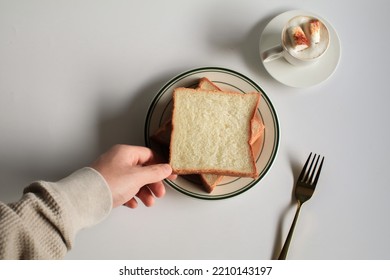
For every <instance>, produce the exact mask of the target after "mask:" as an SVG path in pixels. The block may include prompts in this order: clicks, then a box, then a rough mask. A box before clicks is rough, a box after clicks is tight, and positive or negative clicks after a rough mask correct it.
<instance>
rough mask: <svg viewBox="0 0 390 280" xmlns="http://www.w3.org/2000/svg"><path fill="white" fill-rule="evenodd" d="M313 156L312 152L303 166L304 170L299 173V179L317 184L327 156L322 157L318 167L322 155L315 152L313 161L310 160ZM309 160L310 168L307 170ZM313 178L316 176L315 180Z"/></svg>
mask: <svg viewBox="0 0 390 280" xmlns="http://www.w3.org/2000/svg"><path fill="white" fill-rule="evenodd" d="M311 156H312V153H310V155H309V157H308V159H307V160H306V163H305V165H304V166H303V169H302V172H301V174H300V175H299V178H298V181H300V182H302V183H306V184H311V185H314V186H315V185H316V184H317V181H318V178H319V177H320V173H321V168H322V164H323V163H324V159H325V158H324V157H322V160H321V163H320V165H319V167H318V169H317V165H318V162H319V160H320V157H321V156H320V155H316V154H314V157H313V159H312V161H310V159H311ZM309 162H310V166H309V169H308V170H306V169H307V166H308V164H309ZM313 164H314V168H313ZM314 176H315V177H314ZM313 178H314V180H313Z"/></svg>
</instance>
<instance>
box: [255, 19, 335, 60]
mask: <svg viewBox="0 0 390 280" xmlns="http://www.w3.org/2000/svg"><path fill="white" fill-rule="evenodd" d="M312 20H316V18H314V17H311V16H296V17H293V18H291V19H290V20H289V21H288V22H287V23H286V24H285V26H284V27H283V30H282V34H281V43H280V44H279V45H277V46H275V47H273V48H270V49H268V50H266V51H264V52H263V53H262V54H261V57H262V59H263V62H264V63H267V62H270V61H273V60H275V59H279V58H284V59H285V60H287V61H288V62H289V63H290V64H292V65H296V66H305V65H311V64H312V63H314V62H316V61H318V60H320V59H321V57H323V55H324V54H325V53H326V51H327V49H328V48H329V43H330V36H329V31H328V28H327V27H326V25H325V24H324V23H323V22H322V21H321V20H320V21H319V23H320V24H319V25H320V31H319V34H320V40H319V42H314V41H313V40H312V39H311V35H310V32H309V30H308V24H309V22H310V21H312ZM297 26H299V27H301V28H302V30H303V31H304V33H305V35H306V37H307V39H308V40H309V46H308V47H307V48H305V49H303V50H300V51H297V50H295V49H294V47H293V43H292V41H291V38H290V36H289V32H291V31H290V30H291V28H293V27H297Z"/></svg>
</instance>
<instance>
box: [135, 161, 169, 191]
mask: <svg viewBox="0 0 390 280" xmlns="http://www.w3.org/2000/svg"><path fill="white" fill-rule="evenodd" d="M134 171H135V172H134V173H133V174H132V181H133V183H134V184H136V185H138V186H145V185H149V184H153V183H157V182H160V181H161V180H163V179H166V178H168V177H169V176H171V175H172V168H171V166H170V165H169V164H164V163H161V164H154V165H148V166H140V167H138V168H137V169H136V170H135V169H134Z"/></svg>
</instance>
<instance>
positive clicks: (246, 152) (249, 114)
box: [170, 88, 260, 177]
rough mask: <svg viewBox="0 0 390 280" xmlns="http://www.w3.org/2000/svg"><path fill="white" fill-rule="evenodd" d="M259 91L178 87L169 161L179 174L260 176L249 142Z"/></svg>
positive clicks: (175, 91) (175, 94)
mask: <svg viewBox="0 0 390 280" xmlns="http://www.w3.org/2000/svg"><path fill="white" fill-rule="evenodd" d="M259 100H260V94H259V93H247V94H240V93H234V92H221V91H215V90H213V91H209V90H202V89H190V88H177V89H175V90H174V93H173V104H174V105H173V106H174V107H173V116H172V135H171V143H170V165H171V167H172V169H173V171H174V172H175V173H176V174H201V173H205V174H216V175H229V176H240V177H257V175H258V174H257V170H256V164H255V159H254V155H253V151H252V146H251V145H250V141H251V137H252V122H253V119H254V118H255V115H256V110H257V106H258V103H259Z"/></svg>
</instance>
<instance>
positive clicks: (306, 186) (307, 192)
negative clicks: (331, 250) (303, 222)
mask: <svg viewBox="0 0 390 280" xmlns="http://www.w3.org/2000/svg"><path fill="white" fill-rule="evenodd" d="M311 155H312V153H310V155H309V157H308V159H307V160H306V163H305V165H304V166H303V168H302V171H301V174H300V175H299V178H298V180H297V183H296V186H295V198H296V199H297V202H298V205H297V210H296V212H295V216H294V220H293V222H292V225H291V228H290V231H289V232H288V235H287V238H286V241H285V242H284V245H283V249H282V251H281V252H280V255H279V260H285V259H286V256H287V251H288V247H289V246H290V242H291V238H292V235H293V232H294V228H295V224H296V223H297V220H298V215H299V211H300V210H301V206H302V204H303V203H304V202H306V201H307V200H309V199H310V198H311V197H312V195H313V193H314V190H315V188H316V186H317V182H318V178H319V177H320V173H321V168H322V164H323V163H324V157H322V160H321V163H320V165H319V167H318V168H317V165H318V161H319V159H320V156H319V155H318V156H317V155H314V157H313V160H312V161H311V162H310V159H311ZM309 162H310V166H309V168H308V169H307V166H308V165H309ZM313 164H314V167H313Z"/></svg>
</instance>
